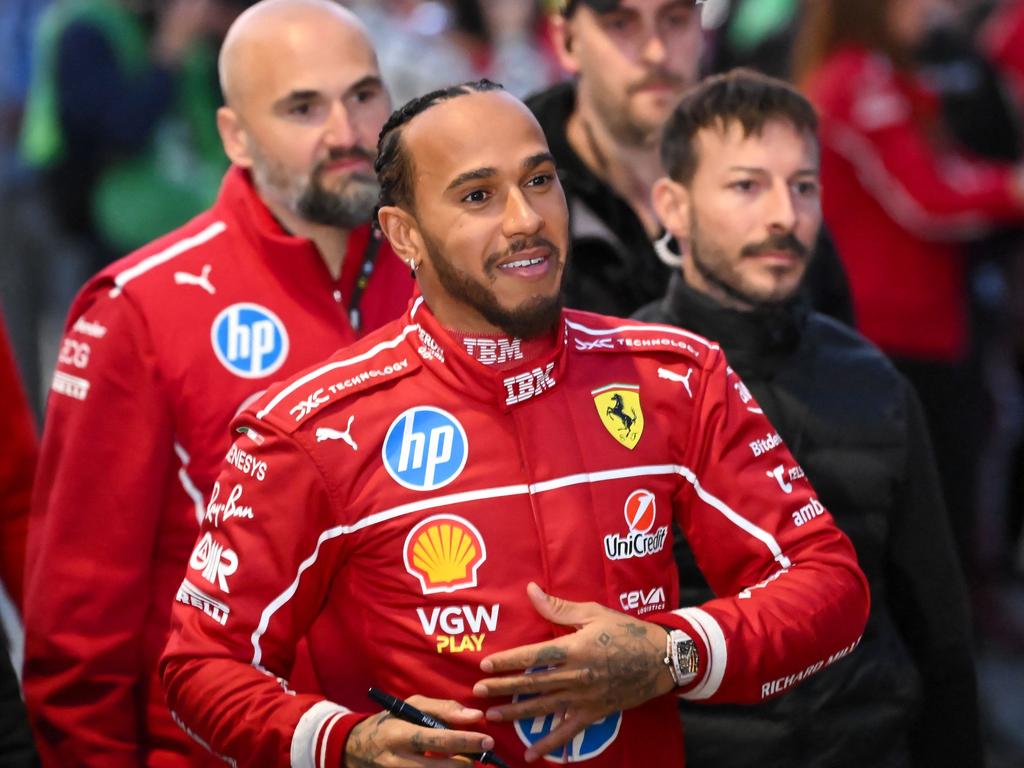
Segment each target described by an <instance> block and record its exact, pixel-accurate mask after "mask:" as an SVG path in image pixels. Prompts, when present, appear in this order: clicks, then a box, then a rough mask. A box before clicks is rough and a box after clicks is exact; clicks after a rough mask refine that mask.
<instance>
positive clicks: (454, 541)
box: [404, 515, 487, 595]
mask: <svg viewBox="0 0 1024 768" xmlns="http://www.w3.org/2000/svg"><path fill="white" fill-rule="evenodd" d="M404 550H405V551H404V559H405V570H406V571H408V572H409V574H411V575H412V576H415V577H416V579H417V580H418V581H419V583H420V587H421V588H422V589H423V594H425V595H430V594H433V593H436V592H454V591H456V590H458V589H468V588H470V587H475V586H476V583H477V582H476V574H477V570H478V569H479V568H480V566H481V565H482V564H483V562H484V560H486V559H487V548H486V547H485V545H484V540H483V537H482V536H481V535H480V531H478V530H477V529H476V528H475V527H474V526H473V524H472V523H470V522H469V521H468V520H466V519H464V518H461V517H457V516H456V515H434V516H433V517H428V518H427V519H426V520H423V521H422V522H420V523H419V525H417V526H416V527H415V528H413V529H412V530H411V531H409V535H408V536H406V537H405V548H404Z"/></svg>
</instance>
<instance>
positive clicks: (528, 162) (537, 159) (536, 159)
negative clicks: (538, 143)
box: [523, 152, 555, 171]
mask: <svg viewBox="0 0 1024 768" xmlns="http://www.w3.org/2000/svg"><path fill="white" fill-rule="evenodd" d="M544 163H551V164H552V165H555V156H554V155H552V154H551V153H550V152H538V153H537V154H536V155H530V156H529V157H528V158H526V159H525V160H523V170H526V171H532V170H533V169H534V168H536V167H537V166H538V165H543V164H544Z"/></svg>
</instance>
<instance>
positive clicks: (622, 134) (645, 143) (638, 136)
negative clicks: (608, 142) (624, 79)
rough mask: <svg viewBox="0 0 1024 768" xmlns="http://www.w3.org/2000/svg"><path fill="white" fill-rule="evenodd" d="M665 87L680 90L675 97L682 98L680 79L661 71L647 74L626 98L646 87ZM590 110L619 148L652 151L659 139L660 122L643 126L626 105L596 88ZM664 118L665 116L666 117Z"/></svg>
mask: <svg viewBox="0 0 1024 768" xmlns="http://www.w3.org/2000/svg"><path fill="white" fill-rule="evenodd" d="M655 84H667V85H670V86H675V87H677V88H679V89H680V92H679V98H680V99H681V98H682V87H683V86H684V85H686V83H685V82H684V80H683V79H682V78H680V77H679V76H677V75H674V74H672V73H670V72H666V71H665V70H661V69H659V70H657V71H654V72H648V73H647V74H646V75H645V76H644V78H643V79H642V80H641V81H639V82H637V83H634V84H633V85H631V86H629V88H628V89H627V96H630V95H632V94H634V93H635V92H636V91H638V90H640V89H641V88H643V87H645V86H648V85H655ZM592 98H593V105H594V110H595V112H596V113H597V115H598V117H599V119H600V122H601V124H602V125H603V126H604V128H605V130H606V131H608V133H609V134H611V136H612V138H613V139H615V141H616V142H618V143H619V144H620V145H621V146H624V147H632V148H635V149H653V148H655V147H657V145H658V143H659V141H660V140H661V131H662V128H663V127H664V123H663V122H661V123H658V124H646V123H640V122H638V121H637V120H636V119H634V116H633V114H632V112H631V110H630V106H629V105H630V102H629V100H628V98H627V99H626V100H624V101H623V100H620V99H617V98H612V97H609V96H607V95H606V93H605V92H604V91H603V90H602V89H601V88H599V87H597V88H594V89H593V91H592ZM665 117H666V119H667V118H668V115H667V114H666V116H665Z"/></svg>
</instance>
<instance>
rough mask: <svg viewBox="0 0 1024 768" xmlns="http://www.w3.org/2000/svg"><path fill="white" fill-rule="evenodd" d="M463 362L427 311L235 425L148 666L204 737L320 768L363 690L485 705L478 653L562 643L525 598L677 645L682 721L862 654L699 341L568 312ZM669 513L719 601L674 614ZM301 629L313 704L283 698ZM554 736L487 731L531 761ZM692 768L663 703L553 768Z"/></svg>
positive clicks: (745, 412) (734, 381)
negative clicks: (530, 751)
mask: <svg viewBox="0 0 1024 768" xmlns="http://www.w3.org/2000/svg"><path fill="white" fill-rule="evenodd" d="M624 323H628V324H624ZM524 346H525V344H524ZM464 347H465V348H462V347H460V346H459V344H458V343H457V342H455V341H453V339H452V337H451V336H450V335H449V334H448V333H447V332H446V331H445V330H444V329H442V328H441V327H440V326H439V325H438V323H437V321H436V319H435V318H434V317H433V316H432V315H431V314H430V312H429V310H428V309H427V308H426V306H425V305H424V304H423V302H422V299H417V301H416V302H414V303H413V304H412V306H411V307H410V312H409V314H408V315H407V316H406V317H405V318H404V319H403V320H401V321H398V322H395V323H393V324H390V325H388V326H386V327H385V328H382V329H380V331H379V332H377V333H375V334H373V335H372V336H370V337H368V338H366V339H363V340H362V341H361V342H360V343H358V344H356V345H353V346H352V347H350V348H348V349H347V350H343V351H342V352H340V353H338V354H336V355H335V356H334V357H332V358H331V359H330V360H329V361H327V362H326V363H325V364H323V365H322V366H320V367H318V368H316V369H313V370H311V371H309V372H307V373H305V374H304V375H302V376H300V377H298V378H295V379H293V380H292V381H291V383H289V384H287V385H286V386H283V387H275V388H274V389H272V390H271V391H270V392H268V393H267V395H266V396H264V397H263V398H261V400H260V401H259V402H258V403H256V404H254V405H253V406H252V407H251V408H250V409H248V410H247V411H246V412H245V413H244V414H243V415H242V416H241V417H240V418H239V419H238V420H237V421H236V422H235V424H236V426H237V429H236V432H242V433H243V434H242V436H240V437H238V438H237V439H236V442H235V444H234V445H233V446H232V448H231V449H230V452H229V453H228V457H227V462H226V464H225V465H224V469H223V471H222V472H221V475H220V477H219V478H218V481H217V483H218V484H217V498H216V499H215V500H214V501H213V503H211V504H210V505H209V506H208V508H207V511H206V517H205V521H204V523H203V530H202V534H201V537H200V538H199V541H198V543H197V545H196V547H195V549H194V551H193V552H192V556H191V558H190V560H189V568H188V570H187V572H186V575H185V579H184V581H182V583H181V588H180V590H179V592H178V596H177V600H178V603H179V604H178V605H176V606H175V608H174V614H173V618H172V634H171V639H170V641H169V643H168V649H167V651H166V653H165V655H164V658H163V660H162V662H161V664H162V669H163V675H164V678H163V679H164V683H165V685H166V688H167V692H168V703H169V705H170V707H171V708H172V710H174V711H175V712H176V713H177V715H178V716H180V718H181V720H182V721H183V722H184V724H185V725H186V726H187V727H188V728H189V729H191V730H192V731H193V732H194V733H195V734H196V736H197V738H200V739H203V740H204V741H205V742H207V743H208V744H209V745H210V746H211V748H212V749H214V750H215V751H216V752H218V753H219V754H221V755H222V756H223V757H224V758H225V759H227V760H229V761H233V762H235V763H237V764H238V765H259V766H288V765H291V766H331V768H337V766H340V765H342V760H343V756H342V753H343V749H344V744H345V740H346V737H347V735H348V733H349V731H350V730H351V728H352V727H353V726H354V725H355V724H356V723H357V722H358V721H359V719H360V717H361V715H360V714H358V713H359V712H363V713H366V712H370V711H374V710H376V709H377V707H375V706H374V705H373V704H372V703H371V702H370V701H369V700H367V698H366V689H367V687H368V686H370V685H374V686H378V687H380V688H382V689H384V690H387V691H389V692H390V693H392V694H395V695H398V696H403V697H404V696H409V695H411V694H414V693H422V694H425V695H428V696H434V697H443V698H449V697H451V698H454V699H457V700H459V701H462V702H465V703H466V704H468V705H470V706H483V705H485V704H486V703H487V702H484V701H481V700H479V699H475V698H474V697H473V696H472V693H471V689H472V685H473V683H474V682H475V681H476V680H479V679H481V678H482V677H484V675H483V674H482V673H481V672H480V669H479V662H480V660H481V659H482V658H483V657H484V656H486V655H488V654H491V653H494V652H496V651H501V650H504V649H508V648H511V647H514V646H517V645H520V644H523V643H532V642H536V641H543V640H547V639H551V638H553V637H556V636H558V635H559V634H561V633H564V632H565V631H567V630H566V628H564V627H555V626H552V625H551V624H549V623H547V622H546V621H544V620H542V619H541V618H540V617H539V616H538V614H537V613H536V611H535V610H534V609H533V607H532V605H531V604H530V602H529V599H528V597H527V594H526V591H525V587H526V584H527V582H528V581H530V580H534V581H537V582H538V583H539V584H540V585H541V586H542V587H543V588H544V589H546V590H547V591H548V592H549V593H550V594H553V595H557V596H560V597H564V598H568V599H570V600H578V601H596V602H598V603H601V604H603V605H605V606H608V607H610V608H614V609H615V610H618V611H623V612H627V613H630V614H633V615H636V616H642V617H643V619H645V620H647V621H651V622H656V623H658V624H661V625H664V626H666V627H674V628H679V629H682V630H684V631H685V632H687V633H688V634H689V635H690V636H691V637H692V638H693V639H694V640H695V641H696V643H697V647H698V649H699V656H700V669H699V672H698V675H697V678H696V679H695V681H694V682H693V684H691V685H690V686H688V687H687V688H685V689H683V690H682V691H681V694H682V695H684V696H687V697H689V698H691V699H695V700H700V701H712V702H715V701H734V702H735V701H739V702H756V701H760V700H761V699H762V698H764V697H766V696H770V695H774V694H776V693H779V692H781V691H783V690H785V689H787V688H789V687H790V686H792V685H794V684H796V683H797V682H798V681H799V680H801V679H803V678H804V677H807V676H809V675H810V674H813V673H814V672H815V671H817V670H819V669H821V668H823V667H824V666H825V665H827V664H829V663H831V662H832V661H834V660H836V659H838V658H840V657H842V656H845V655H846V654H847V653H849V651H850V650H851V649H852V648H853V647H854V646H855V645H856V644H857V642H858V639H859V635H860V633H861V631H862V629H863V626H864V622H865V620H866V616H867V610H868V594H867V586H866V584H865V582H864V579H863V575H862V574H861V572H860V569H859V567H858V566H857V562H856V556H855V554H854V552H853V549H852V547H851V546H850V543H849V541H848V540H847V539H846V537H845V536H844V535H843V534H842V533H841V532H840V531H839V530H838V529H837V528H836V527H835V525H834V524H833V522H832V520H831V517H830V515H829V514H828V513H827V512H826V511H825V510H824V509H823V508H822V505H821V504H820V503H819V502H818V501H817V499H816V498H815V496H814V491H813V489H812V488H811V487H810V486H809V485H808V483H807V481H806V480H804V479H800V478H801V477H802V473H800V472H799V471H790V470H797V468H796V465H795V462H794V461H793V459H792V457H791V456H790V454H789V452H788V451H787V449H786V448H785V447H784V446H783V445H782V442H781V440H780V438H779V436H778V434H777V433H776V432H775V430H774V429H773V428H772V426H771V425H770V424H769V423H768V421H767V420H766V419H765V417H764V416H763V415H762V413H761V411H760V409H759V408H758V407H757V404H756V402H755V401H754V400H753V399H752V398H751V397H750V394H749V392H748V391H747V390H746V388H745V387H744V386H743V384H742V382H741V381H740V380H739V379H738V378H737V377H736V376H735V375H734V374H732V373H731V372H730V371H729V370H728V369H727V368H726V363H725V360H724V358H723V356H722V354H721V351H720V350H719V349H718V347H717V346H715V345H713V344H709V343H708V342H707V341H705V340H704V339H702V338H700V337H698V336H696V335H694V334H690V333H688V332H686V331H682V330H679V329H676V328H668V327H665V326H655V325H645V324H639V323H634V322H630V321H623V320H617V319H613V318H608V317H602V316H598V315H591V314H588V313H582V312H575V311H566V312H565V313H564V315H563V319H562V323H561V326H560V328H559V331H558V333H557V334H556V335H555V337H554V338H553V340H552V343H551V344H549V345H546V349H545V350H544V351H543V352H542V353H541V354H539V355H536V356H534V357H533V358H532V359H524V360H523V361H522V362H520V363H518V364H514V365H513V366H512V367H505V368H504V370H501V369H496V368H495V367H493V366H491V367H488V366H487V365H484V364H482V363H481V362H480V360H482V359H483V357H481V358H480V360H478V359H474V357H470V356H469V355H467V351H466V350H467V349H470V348H474V349H475V350H476V351H479V350H480V348H481V345H480V344H477V343H476V340H474V339H467V340H465V341H464ZM485 351H486V352H487V355H488V357H489V358H490V360H491V361H492V362H494V361H495V360H497V361H504V362H506V363H507V362H509V361H510V359H511V360H512V361H514V360H515V359H516V358H517V356H519V355H521V353H522V348H521V346H520V343H519V341H518V340H511V341H505V343H503V344H499V345H497V346H495V345H494V344H493V343H492V344H491V345H490V349H489V350H485ZM241 457H245V461H244V462H243V460H242V458H241ZM249 462H253V463H257V464H259V466H262V467H265V472H263V473H262V474H260V475H254V474H253V473H252V472H248V471H246V470H245V467H246V466H249ZM779 465H781V466H783V467H784V468H785V469H786V470H787V473H786V474H782V475H777V474H776V472H775V469H774V468H775V467H777V466H779ZM673 520H675V521H677V522H678V523H679V524H680V525H681V526H682V530H683V531H684V532H685V534H686V536H687V537H688V538H689V539H690V542H691V544H692V546H693V547H694V549H695V551H696V552H697V553H698V560H699V562H700V564H701V566H702V568H703V570H704V572H705V573H706V575H707V577H708V580H709V581H710V583H711V584H712V586H713V587H714V589H715V590H716V593H717V594H719V595H721V597H720V598H718V599H715V600H712V601H710V602H708V603H706V604H704V605H701V606H699V607H688V608H684V609H682V610H672V609H673V608H675V607H676V605H677V596H678V588H677V586H676V585H675V584H674V582H673V579H674V578H675V565H674V563H673V557H672V533H671V529H672V523H673ZM307 632H309V642H310V648H311V651H312V656H313V660H314V664H315V665H316V667H317V672H318V677H319V681H320V683H321V687H322V690H323V692H324V693H325V695H326V696H327V698H326V699H324V698H322V697H317V696H311V695H301V694H300V695H292V694H290V693H289V692H288V690H287V686H286V684H285V683H284V678H286V677H287V675H288V670H289V669H290V667H291V665H292V656H293V652H294V648H295V644H296V641H297V640H298V639H299V638H301V637H302V636H303V635H305V634H306V633H307ZM552 722H553V718H551V717H546V718H545V717H540V718H531V719H529V720H524V721H521V722H518V723H515V724H514V725H513V724H491V723H489V724H481V726H480V727H481V728H482V729H483V730H485V731H486V732H488V733H490V734H491V735H493V737H494V739H495V741H496V743H497V746H496V749H495V751H496V753H497V754H499V755H500V756H502V757H504V758H505V759H506V760H507V761H510V762H511V764H522V755H523V752H524V751H525V749H526V747H527V745H529V744H531V743H535V742H536V741H537V740H539V739H540V738H541V737H542V736H543V735H544V734H546V733H547V732H549V731H550V729H551V727H552ZM682 748H683V744H682V733H681V731H680V729H679V727H678V716H677V713H676V706H675V702H674V699H673V697H672V696H663V697H660V698H658V699H656V700H652V701H650V702H648V703H646V704H644V705H643V706H640V707H637V708H636V709H633V710H630V711H626V712H614V713H612V714H610V715H609V716H607V717H606V718H604V719H602V720H600V721H599V722H596V723H594V724H592V725H591V726H590V727H588V728H587V729H586V730H585V731H584V732H582V733H581V734H580V735H579V736H577V737H576V738H575V739H573V741H572V742H571V743H570V744H569V745H568V746H567V747H566V748H564V749H560V750H558V751H557V752H556V753H554V759H555V760H556V762H581V761H585V760H586V761H591V763H592V764H593V765H594V766H595V768H599V767H602V766H609V767H610V766H615V767H616V768H622V767H623V766H650V765H676V766H678V765H682V761H683V754H682Z"/></svg>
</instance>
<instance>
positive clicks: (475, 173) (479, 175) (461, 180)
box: [445, 167, 498, 192]
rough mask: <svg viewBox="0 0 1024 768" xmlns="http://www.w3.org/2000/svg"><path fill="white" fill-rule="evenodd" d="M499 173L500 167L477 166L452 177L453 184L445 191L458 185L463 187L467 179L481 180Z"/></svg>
mask: <svg viewBox="0 0 1024 768" xmlns="http://www.w3.org/2000/svg"><path fill="white" fill-rule="evenodd" d="M497 173H498V169H497V168H491V167H487V168H475V169H473V170H472V171H466V172H465V173H460V174H459V175H458V176H456V177H455V178H454V179H452V182H451V184H449V185H448V187H447V188H446V189H445V192H448V191H449V190H452V189H455V188H456V187H461V186H462V185H463V184H465V183H466V182H467V181H480V180H481V179H489V178H491V176H494V175H495V174H497Z"/></svg>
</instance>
